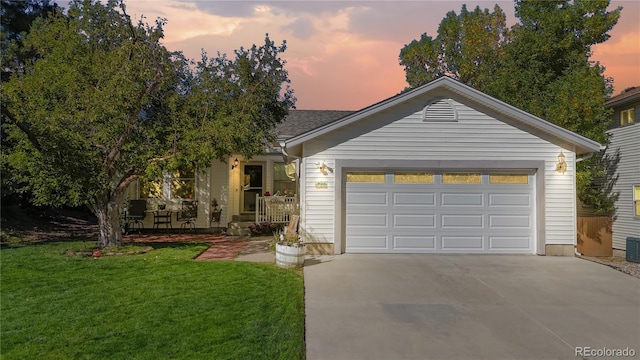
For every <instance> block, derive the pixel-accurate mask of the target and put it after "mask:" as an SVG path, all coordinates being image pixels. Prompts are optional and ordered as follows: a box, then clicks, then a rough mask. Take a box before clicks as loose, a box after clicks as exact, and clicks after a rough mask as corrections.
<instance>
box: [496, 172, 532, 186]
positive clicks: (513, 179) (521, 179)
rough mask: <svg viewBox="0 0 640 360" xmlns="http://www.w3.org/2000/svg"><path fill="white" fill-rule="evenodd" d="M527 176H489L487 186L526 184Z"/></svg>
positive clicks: (527, 181)
mask: <svg viewBox="0 0 640 360" xmlns="http://www.w3.org/2000/svg"><path fill="white" fill-rule="evenodd" d="M528 183H529V175H527V174H491V175H489V184H528Z"/></svg>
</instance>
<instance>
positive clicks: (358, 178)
mask: <svg viewBox="0 0 640 360" xmlns="http://www.w3.org/2000/svg"><path fill="white" fill-rule="evenodd" d="M347 182H360V183H383V182H385V174H384V173H373V172H350V173H347Z"/></svg>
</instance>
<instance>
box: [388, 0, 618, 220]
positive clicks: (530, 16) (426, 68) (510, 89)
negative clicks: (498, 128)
mask: <svg viewBox="0 0 640 360" xmlns="http://www.w3.org/2000/svg"><path fill="white" fill-rule="evenodd" d="M608 5H609V1H608V0H573V1H570V0H544V1H541V0H516V1H515V14H516V17H517V19H518V20H519V22H518V23H517V24H515V25H514V26H512V27H511V28H510V29H509V30H508V31H507V30H506V29H505V27H504V14H503V12H502V10H500V8H499V7H497V6H496V7H495V8H494V12H493V13H489V12H488V10H484V11H479V9H476V10H475V11H474V12H473V13H469V12H468V11H466V9H465V8H464V7H463V8H462V11H461V14H460V15H455V13H452V12H450V13H449V14H447V16H446V17H445V18H444V19H443V21H442V22H441V24H440V28H439V29H438V37H437V38H436V40H429V39H430V37H429V36H428V35H426V34H423V35H422V37H421V40H420V41H417V40H414V41H413V42H412V43H410V44H408V45H406V46H405V47H404V48H403V49H402V50H401V51H400V64H401V65H403V66H404V67H405V71H406V75H407V82H408V83H409V84H410V86H412V87H416V86H419V85H422V84H424V83H426V82H428V81H430V80H432V79H434V78H437V77H439V76H442V75H447V76H452V77H454V78H456V79H458V80H460V81H461V82H463V83H465V84H467V85H470V86H472V87H474V88H476V89H478V90H481V91H483V92H485V93H488V94H489V95H492V96H494V97H496V98H498V99H500V100H503V101H505V102H507V103H509V104H511V105H514V106H516V107H518V108H521V109H523V110H525V111H527V112H529V113H531V114H534V115H536V116H539V117H541V118H543V119H546V120H549V121H551V122H553V123H555V124H557V125H560V126H562V127H565V128H567V129H569V130H572V131H574V132H577V133H579V134H581V135H583V136H586V137H588V138H591V139H593V140H596V141H599V142H601V143H603V144H606V143H608V139H607V136H606V132H605V131H606V129H607V127H608V125H609V117H608V115H609V113H608V111H607V110H606V108H605V104H604V102H605V100H606V98H607V97H608V96H609V95H610V94H611V90H612V89H611V81H610V79H606V78H605V77H604V75H603V74H604V67H602V66H601V65H600V64H599V63H592V62H590V61H589V56H590V55H591V46H592V45H595V44H598V43H602V42H604V41H606V40H607V39H608V38H609V35H608V32H609V31H610V30H611V29H612V28H613V26H614V25H615V24H616V23H617V21H618V18H619V17H620V12H621V8H618V9H615V10H613V11H607V7H608ZM492 14H493V15H492ZM489 15H492V16H489ZM471 19H473V21H471ZM494 23H495V24H499V25H493V24H494ZM469 24H480V25H481V26H479V27H472V26H470V25H469ZM451 29H453V30H451ZM477 34H482V35H477ZM470 35H473V36H470ZM425 39H426V40H429V41H425ZM447 44H454V45H455V46H452V45H447ZM452 64H453V65H452ZM612 161H615V159H614V158H611V159H607V158H606V157H605V155H604V154H598V155H597V156H596V157H595V159H593V160H587V161H583V162H581V163H579V168H578V190H579V193H578V196H579V198H580V199H581V200H582V201H583V202H585V203H586V204H588V205H592V206H594V207H596V210H597V211H600V212H603V213H607V212H608V213H611V212H612V211H613V210H614V209H613V203H614V201H613V200H614V199H615V194H611V193H610V191H609V190H610V183H611V181H613V179H612V178H611V177H608V178H609V179H610V181H606V182H603V181H601V180H598V179H601V178H602V175H601V174H602V173H603V172H604V171H605V170H604V168H603V167H604V166H605V164H607V163H610V162H612ZM607 167H608V168H614V167H615V164H609V165H607Z"/></svg>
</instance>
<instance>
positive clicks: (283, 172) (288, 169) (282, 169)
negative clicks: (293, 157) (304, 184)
mask: <svg viewBox="0 0 640 360" xmlns="http://www.w3.org/2000/svg"><path fill="white" fill-rule="evenodd" d="M277 192H280V195H289V196H292V195H295V194H296V164H295V163H290V164H285V163H274V164H273V193H274V194H275V193H277Z"/></svg>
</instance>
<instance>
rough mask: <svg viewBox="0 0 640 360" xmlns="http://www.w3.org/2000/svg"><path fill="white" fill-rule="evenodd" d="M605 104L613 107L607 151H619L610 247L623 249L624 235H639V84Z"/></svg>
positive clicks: (624, 245) (624, 243)
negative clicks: (615, 200) (616, 198)
mask: <svg viewBox="0 0 640 360" xmlns="http://www.w3.org/2000/svg"><path fill="white" fill-rule="evenodd" d="M606 106H607V107H608V108H611V109H612V110H613V115H612V119H611V120H612V124H613V126H612V128H611V129H610V130H609V131H608V133H609V135H610V144H609V146H608V147H607V153H609V154H615V153H616V152H618V151H619V152H620V162H619V163H618V168H617V175H618V181H617V182H616V184H615V185H614V187H613V191H614V192H618V193H619V194H620V196H619V198H618V201H617V202H616V216H615V218H614V221H613V227H612V231H613V243H612V245H613V248H614V250H626V238H627V237H640V115H639V114H638V113H639V112H640V86H636V87H632V88H628V89H626V90H624V91H623V92H621V93H620V94H619V95H616V96H614V97H612V98H610V99H609V100H607V102H606ZM618 255H621V254H618Z"/></svg>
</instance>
